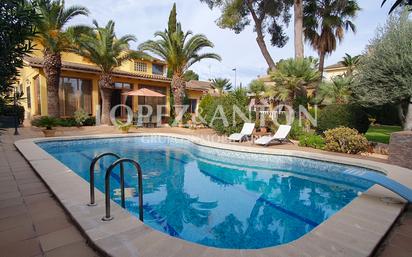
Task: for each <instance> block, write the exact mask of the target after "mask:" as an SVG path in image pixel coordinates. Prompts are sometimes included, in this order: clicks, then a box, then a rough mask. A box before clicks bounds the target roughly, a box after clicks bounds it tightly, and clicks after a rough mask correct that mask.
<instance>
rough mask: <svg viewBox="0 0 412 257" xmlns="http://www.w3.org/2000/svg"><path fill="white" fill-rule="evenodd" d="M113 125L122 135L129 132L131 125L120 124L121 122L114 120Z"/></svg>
mask: <svg viewBox="0 0 412 257" xmlns="http://www.w3.org/2000/svg"><path fill="white" fill-rule="evenodd" d="M114 125H115V126H116V127H117V128H118V129H119V130H120V131H121V132H122V133H124V134H127V133H129V130H130V128H131V127H132V124H131V123H125V122H122V121H121V120H116V122H115V124H114Z"/></svg>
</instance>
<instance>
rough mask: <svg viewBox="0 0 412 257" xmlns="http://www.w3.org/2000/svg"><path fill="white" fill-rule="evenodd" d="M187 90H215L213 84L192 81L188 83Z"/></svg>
mask: <svg viewBox="0 0 412 257" xmlns="http://www.w3.org/2000/svg"><path fill="white" fill-rule="evenodd" d="M186 88H187V89H190V90H198V91H209V90H210V89H213V86H212V82H210V81H198V80H191V81H188V82H186Z"/></svg>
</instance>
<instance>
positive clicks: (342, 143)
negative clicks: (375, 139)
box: [325, 127, 368, 154]
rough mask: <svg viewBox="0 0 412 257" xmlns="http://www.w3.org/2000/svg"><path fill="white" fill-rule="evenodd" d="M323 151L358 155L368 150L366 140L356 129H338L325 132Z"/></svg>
mask: <svg viewBox="0 0 412 257" xmlns="http://www.w3.org/2000/svg"><path fill="white" fill-rule="evenodd" d="M325 150H327V151H332V152H339V153H347V154H358V153H362V152H366V151H367V150H368V140H367V139H366V137H365V136H364V135H362V134H359V132H358V131H357V130H356V129H351V128H346V127H339V128H335V129H330V130H327V131H325Z"/></svg>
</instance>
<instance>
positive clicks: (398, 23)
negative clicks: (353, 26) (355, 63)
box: [352, 10, 412, 130]
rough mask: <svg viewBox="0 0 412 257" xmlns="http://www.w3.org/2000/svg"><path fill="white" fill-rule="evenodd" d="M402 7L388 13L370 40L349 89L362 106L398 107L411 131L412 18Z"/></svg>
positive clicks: (406, 126)
mask: <svg viewBox="0 0 412 257" xmlns="http://www.w3.org/2000/svg"><path fill="white" fill-rule="evenodd" d="M408 15H409V12H408V11H407V10H405V11H404V12H403V13H402V14H401V15H392V16H390V18H389V20H388V21H387V24H386V25H385V26H384V27H383V28H381V29H380V30H379V31H378V33H377V35H376V37H375V38H374V39H373V40H372V41H371V44H370V45H369V47H368V49H367V54H365V55H364V56H363V57H362V61H361V65H359V67H358V74H357V76H356V79H355V84H354V86H353V87H352V91H353V94H354V96H355V97H356V98H357V100H358V101H359V102H360V103H361V104H363V105H366V106H383V105H385V104H394V105H397V106H398V110H399V117H400V120H401V121H402V123H403V128H404V130H412V73H411V72H410V71H411V70H412V47H411V38H412V21H411V20H409V18H408Z"/></svg>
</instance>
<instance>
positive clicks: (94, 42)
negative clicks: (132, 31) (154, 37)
mask: <svg viewBox="0 0 412 257" xmlns="http://www.w3.org/2000/svg"><path fill="white" fill-rule="evenodd" d="M93 24H94V26H95V28H94V29H92V30H90V31H89V32H88V33H86V34H83V35H82V36H81V37H80V38H78V40H76V41H77V44H78V48H77V49H75V50H74V52H75V53H77V54H79V55H81V56H83V57H85V58H87V59H89V60H90V61H91V62H92V63H94V64H96V65H97V66H98V67H99V68H100V70H101V72H100V77H99V88H100V95H101V98H102V118H101V122H102V124H110V117H109V114H110V101H111V96H112V89H113V85H112V73H113V70H114V69H115V68H116V67H119V66H120V65H121V64H122V62H124V61H127V60H131V59H137V58H142V57H144V55H143V54H142V53H139V52H136V51H131V50H130V49H129V43H130V42H132V41H136V38H135V37H134V36H132V35H124V36H123V37H121V38H116V34H115V32H114V25H115V23H114V22H113V21H109V22H108V23H107V25H106V26H105V27H99V25H98V24H97V22H96V21H93Z"/></svg>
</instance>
